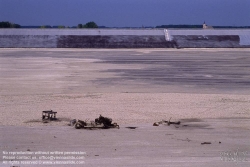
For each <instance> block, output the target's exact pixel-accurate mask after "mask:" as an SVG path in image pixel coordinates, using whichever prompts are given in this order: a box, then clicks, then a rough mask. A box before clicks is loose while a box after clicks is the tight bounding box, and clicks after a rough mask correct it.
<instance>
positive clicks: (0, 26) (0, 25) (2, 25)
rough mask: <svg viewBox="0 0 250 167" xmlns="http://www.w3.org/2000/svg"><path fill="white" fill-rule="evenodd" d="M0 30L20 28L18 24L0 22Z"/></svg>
mask: <svg viewBox="0 0 250 167" xmlns="http://www.w3.org/2000/svg"><path fill="white" fill-rule="evenodd" d="M0 28H21V26H20V25H19V24H14V23H10V22H8V21H3V22H0Z"/></svg>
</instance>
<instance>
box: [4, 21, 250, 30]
mask: <svg viewBox="0 0 250 167" xmlns="http://www.w3.org/2000/svg"><path fill="white" fill-rule="evenodd" d="M202 27H203V25H189V24H180V25H173V24H169V25H161V26H156V27H105V26H98V25H97V24H96V23H95V22H94V21H90V22H88V23H86V24H78V25H77V26H73V27H66V26H64V25H58V26H50V25H42V26H21V25H19V24H15V23H11V22H8V21H2V22H0V28H189V29H192V28H202ZM213 28H243V29H244V28H250V26H213Z"/></svg>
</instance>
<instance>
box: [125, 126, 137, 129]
mask: <svg viewBox="0 0 250 167" xmlns="http://www.w3.org/2000/svg"><path fill="white" fill-rule="evenodd" d="M126 128H128V129H136V128H137V127H133V126H128V127H126Z"/></svg>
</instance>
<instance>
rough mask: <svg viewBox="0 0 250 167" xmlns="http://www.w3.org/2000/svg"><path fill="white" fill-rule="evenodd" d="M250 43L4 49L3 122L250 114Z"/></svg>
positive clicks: (0, 80) (0, 57)
mask: <svg viewBox="0 0 250 167" xmlns="http://www.w3.org/2000/svg"><path fill="white" fill-rule="evenodd" d="M249 64H250V57H249V49H197V50H195V49H184V50H173V49H170V50H162V49H127V50H125V49H123V50H118V49H114V50H108V49H106V50H105V49H104V50H102V49H1V52H0V88H1V89H0V110H1V117H0V125H41V124H42V123H41V122H40V121H39V120H40V119H41V112H42V111H43V110H50V109H52V110H54V111H57V112H58V114H57V117H58V118H60V119H61V120H62V121H61V122H55V123H53V124H59V125H65V124H66V123H68V121H69V120H70V119H73V118H76V119H82V120H86V119H90V120H92V119H94V118H96V117H98V116H99V115H100V114H102V115H104V116H108V117H111V118H113V120H114V121H115V122H117V123H120V124H126V123H152V122H154V121H158V120H161V119H169V118H170V117H172V118H173V119H182V118H225V117H230V118H233V117H244V118H247V117H249V116H250V96H249V93H250V89H249V88H250V84H249V83H250V75H249V74H250V66H249Z"/></svg>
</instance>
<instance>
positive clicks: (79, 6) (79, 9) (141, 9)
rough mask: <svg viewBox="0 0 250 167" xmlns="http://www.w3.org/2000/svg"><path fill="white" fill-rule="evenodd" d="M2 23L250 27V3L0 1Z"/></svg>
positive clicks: (215, 0)
mask: <svg viewBox="0 0 250 167" xmlns="http://www.w3.org/2000/svg"><path fill="white" fill-rule="evenodd" d="M0 21H10V22H14V23H17V24H20V25H65V26H76V25H77V24H79V23H83V24H85V23H86V22H88V21H94V22H96V23H97V24H98V25H103V26H108V27H112V26H113V27H114V26H116V27H124V26H126V27H135V26H137V27H138V26H142V25H143V26H157V25H166V24H202V23H203V22H204V21H206V23H207V24H208V25H214V26H215V25H228V26H246V25H247V26H250V0H0Z"/></svg>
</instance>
